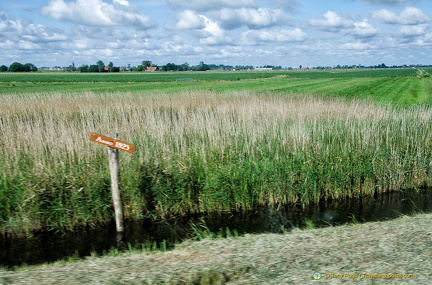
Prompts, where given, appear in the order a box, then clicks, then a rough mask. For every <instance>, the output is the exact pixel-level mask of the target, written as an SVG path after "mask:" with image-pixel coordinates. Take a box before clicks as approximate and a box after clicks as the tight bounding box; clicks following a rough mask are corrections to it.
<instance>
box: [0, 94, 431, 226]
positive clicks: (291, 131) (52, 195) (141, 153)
mask: <svg viewBox="0 0 432 285" xmlns="http://www.w3.org/2000/svg"><path fill="white" fill-rule="evenodd" d="M0 129H1V130H2V132H1V135H0V152H1V154H0V168H1V169H3V171H2V175H1V177H0V227H1V231H3V232H17V231H22V230H24V231H29V230H32V229H39V228H47V227H48V228H50V227H51V228H56V229H58V228H64V229H68V228H72V227H73V226H75V225H79V224H90V225H91V224H96V223H98V222H101V221H107V220H110V219H111V218H112V215H113V211H112V208H111V207H112V206H111V197H110V190H109V185H110V182H109V173H108V169H107V159H106V150H105V147H103V146H101V145H99V144H96V143H93V142H90V141H89V139H88V137H89V134H90V132H96V133H100V134H108V133H112V132H118V133H119V134H120V135H119V139H120V140H123V141H126V142H129V143H132V144H135V145H136V147H137V148H136V152H135V153H134V154H128V153H122V154H121V167H122V177H121V179H122V188H123V197H124V204H125V215H126V217H129V218H133V219H139V218H142V217H157V218H161V217H162V218H163V217H167V216H171V215H185V214H189V213H198V212H209V211H232V210H243V209H253V208H254V207H256V206H258V205H262V204H283V203H287V202H299V203H303V204H307V203H309V202H311V201H317V200H319V199H330V198H342V197H352V196H362V195H373V194H374V193H376V192H386V191H395V190H404V189H408V188H421V187H426V186H432V181H431V175H430V172H431V167H432V165H431V157H432V153H431V152H432V139H431V136H432V112H431V108H430V107H427V106H415V107H393V106H390V105H376V104H373V103H370V102H366V101H360V100H345V99H330V98H327V99H326V98H323V97H317V96H315V97H312V96H287V95H283V94H279V95H278V94H255V93H252V92H222V93H213V92H203V91H201V92H183V93H176V94H171V95H167V94H150V93H141V94H139V93H121V92H118V93H92V92H81V93H67V92H55V93H49V94H24V95H3V96H1V97H0Z"/></svg>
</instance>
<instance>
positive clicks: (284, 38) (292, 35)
mask: <svg viewBox="0 0 432 285" xmlns="http://www.w3.org/2000/svg"><path fill="white" fill-rule="evenodd" d="M242 39H243V41H244V42H246V43H249V44H257V43H269V42H301V41H304V40H305V39H306V33H304V32H303V31H302V30H301V29H299V28H295V29H293V30H277V31H256V30H251V31H247V32H244V33H243V34H242Z"/></svg>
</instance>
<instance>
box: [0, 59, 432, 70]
mask: <svg viewBox="0 0 432 285" xmlns="http://www.w3.org/2000/svg"><path fill="white" fill-rule="evenodd" d="M425 67H432V65H423V64H414V65H405V64H404V65H392V66H387V65H385V64H384V63H381V64H378V65H370V66H364V65H361V64H359V65H339V64H338V65H335V66H315V67H309V66H303V65H299V66H297V67H282V66H275V65H263V66H251V65H236V66H232V65H224V64H206V63H204V62H203V61H201V62H200V63H199V64H198V65H194V66H191V65H189V64H188V63H187V62H185V63H182V64H175V63H167V64H165V65H157V64H154V63H153V62H152V61H149V60H145V61H142V63H141V64H139V65H137V66H131V65H130V64H128V65H127V66H114V64H113V63H112V62H110V63H109V64H108V65H105V64H104V62H103V61H101V60H99V61H97V63H96V64H92V65H87V64H82V65H81V66H75V63H73V62H72V64H71V65H69V66H63V67H61V66H52V67H47V66H43V67H39V68H36V67H35V66H34V65H33V64H31V63H26V64H24V65H23V64H20V63H17V62H14V63H13V64H11V65H10V66H9V67H7V66H5V65H2V66H1V68H0V71H11V72H14V71H38V70H39V71H40V70H43V71H70V72H72V71H77V72H131V71H145V72H158V71H207V70H219V71H272V70H279V71H280V70H329V69H367V68H373V69H377V68H425Z"/></svg>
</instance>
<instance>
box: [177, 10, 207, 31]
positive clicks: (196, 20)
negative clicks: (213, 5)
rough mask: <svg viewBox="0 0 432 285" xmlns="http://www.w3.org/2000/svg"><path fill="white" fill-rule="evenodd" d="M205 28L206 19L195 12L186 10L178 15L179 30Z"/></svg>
mask: <svg viewBox="0 0 432 285" xmlns="http://www.w3.org/2000/svg"><path fill="white" fill-rule="evenodd" d="M203 28H205V18H204V17H203V16H200V15H198V14H197V13H195V12H194V11H191V10H185V11H183V12H181V13H179V14H178V23H177V25H175V29H177V30H193V29H203Z"/></svg>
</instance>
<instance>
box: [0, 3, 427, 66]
mask: <svg viewBox="0 0 432 285" xmlns="http://www.w3.org/2000/svg"><path fill="white" fill-rule="evenodd" d="M431 23H432V1H431V0H325V1H321V0H1V2H0V50H1V52H0V65H2V64H4V65H7V66H9V65H10V64H11V63H12V62H15V61H17V62H21V63H27V62H30V63H33V64H35V65H36V66H38V67H41V66H56V65H59V66H69V65H70V64H71V63H72V62H74V63H75V65H76V66H79V65H81V64H95V63H96V61H98V60H102V61H104V62H105V64H107V63H108V62H110V61H112V62H113V63H114V65H116V66H125V65H127V64H131V65H138V64H140V63H141V62H142V61H143V60H151V61H152V62H153V63H155V64H158V65H164V64H166V63H168V62H174V63H176V64H182V63H184V62H187V63H189V64H190V65H197V64H199V62H200V61H204V62H205V63H215V64H228V65H253V66H261V65H266V64H270V65H281V66H283V67H289V66H291V67H297V66H299V65H303V66H309V67H312V66H333V65H337V64H340V65H344V64H348V65H352V64H363V65H375V64H381V63H385V64H386V65H401V64H432V28H431Z"/></svg>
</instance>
